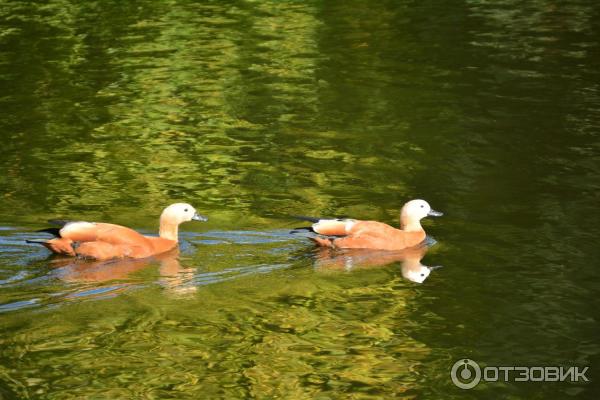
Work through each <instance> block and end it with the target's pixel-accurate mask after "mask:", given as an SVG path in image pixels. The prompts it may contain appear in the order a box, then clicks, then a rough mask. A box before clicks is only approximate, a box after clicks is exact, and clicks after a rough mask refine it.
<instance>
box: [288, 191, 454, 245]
mask: <svg viewBox="0 0 600 400" xmlns="http://www.w3.org/2000/svg"><path fill="white" fill-rule="evenodd" d="M441 215H443V214H442V213H441V212H438V211H434V210H432V209H431V206H429V203H427V202H426V201H425V200H411V201H409V202H408V203H406V204H405V205H404V207H402V211H401V212H400V229H397V228H394V227H393V226H390V225H388V224H384V223H383V222H377V221H360V220H356V219H339V218H338V219H318V218H311V217H298V218H300V219H304V220H308V221H311V222H314V224H313V225H312V226H311V227H307V228H297V229H295V230H293V231H292V232H293V233H304V235H305V236H306V237H308V238H309V239H311V240H313V241H314V242H315V243H316V244H318V245H319V246H324V247H334V248H340V249H380V250H402V249H406V248H410V247H413V246H417V245H419V244H421V243H422V242H423V241H424V240H425V238H426V234H425V230H424V229H423V227H422V226H421V219H423V218H425V217H427V216H431V217H439V216H441Z"/></svg>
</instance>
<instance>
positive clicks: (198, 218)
mask: <svg viewBox="0 0 600 400" xmlns="http://www.w3.org/2000/svg"><path fill="white" fill-rule="evenodd" d="M192 221H200V222H206V221H208V218H206V217H205V216H204V215H200V214H198V213H196V214H194V216H193V217H192Z"/></svg>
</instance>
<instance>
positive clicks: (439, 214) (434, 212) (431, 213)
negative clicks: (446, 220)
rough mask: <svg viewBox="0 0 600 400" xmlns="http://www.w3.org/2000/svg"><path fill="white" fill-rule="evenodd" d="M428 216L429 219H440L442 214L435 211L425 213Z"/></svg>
mask: <svg viewBox="0 0 600 400" xmlns="http://www.w3.org/2000/svg"><path fill="white" fill-rule="evenodd" d="M427 215H428V216H430V217H441V216H442V215H444V213H443V212H439V211H435V210H429V212H428V213H427Z"/></svg>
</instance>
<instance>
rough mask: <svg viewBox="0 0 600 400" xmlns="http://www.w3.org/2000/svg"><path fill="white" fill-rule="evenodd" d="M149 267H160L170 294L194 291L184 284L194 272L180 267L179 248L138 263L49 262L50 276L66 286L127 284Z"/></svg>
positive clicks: (130, 260) (123, 260)
mask: <svg viewBox="0 0 600 400" xmlns="http://www.w3.org/2000/svg"><path fill="white" fill-rule="evenodd" d="M152 265H158V266H159V274H160V278H159V283H160V284H161V285H162V286H163V287H165V288H166V289H168V290H169V291H170V292H173V293H177V294H186V293H192V292H195V291H196V290H197V288H196V287H195V286H194V285H187V284H186V283H187V282H189V281H190V280H191V279H192V278H193V276H194V274H195V269H194V268H185V267H183V266H182V265H181V263H180V261H179V249H178V248H175V249H173V250H170V251H168V252H165V253H162V254H157V255H155V256H152V257H147V258H141V259H133V258H116V259H112V260H95V261H90V260H87V259H81V258H72V257H61V256H58V257H53V258H51V260H50V267H52V268H53V269H54V270H53V272H52V275H53V276H55V277H57V278H59V279H61V280H63V281H65V282H78V283H94V282H95V283H104V282H109V281H116V280H130V278H131V277H130V275H132V274H134V273H136V272H138V271H141V270H143V269H146V268H148V267H149V266H152Z"/></svg>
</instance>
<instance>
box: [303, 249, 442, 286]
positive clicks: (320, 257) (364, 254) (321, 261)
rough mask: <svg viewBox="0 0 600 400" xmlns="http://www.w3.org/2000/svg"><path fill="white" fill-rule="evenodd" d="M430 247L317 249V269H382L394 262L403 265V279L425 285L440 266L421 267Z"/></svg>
mask: <svg viewBox="0 0 600 400" xmlns="http://www.w3.org/2000/svg"><path fill="white" fill-rule="evenodd" d="M429 247H430V246H429V245H428V244H426V243H424V244H422V245H420V246H416V247H412V248H408V249H404V250H396V251H390V250H372V249H332V248H328V247H319V248H317V249H316V258H315V269H317V270H321V271H336V270H337V271H351V270H355V269H360V268H375V267H383V266H385V265H389V264H392V263H395V262H399V263H400V265H401V271H402V276H403V277H404V278H405V279H408V280H409V281H412V282H417V283H423V282H424V281H425V279H427V277H428V276H429V274H431V271H433V270H435V269H437V268H441V266H435V267H428V266H426V265H423V264H421V260H422V259H423V257H424V256H425V254H426V253H427V250H428V249H429Z"/></svg>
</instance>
